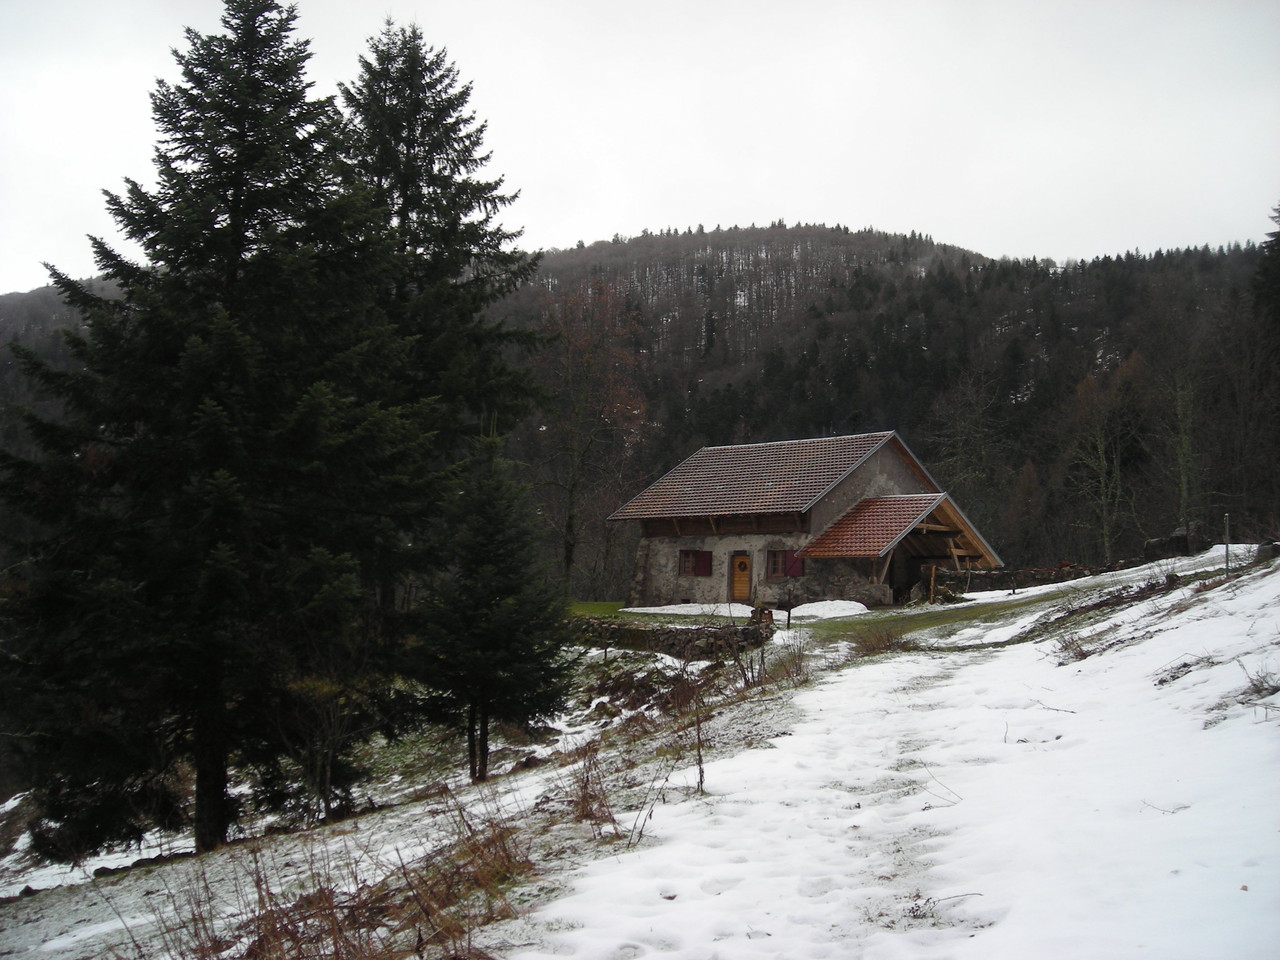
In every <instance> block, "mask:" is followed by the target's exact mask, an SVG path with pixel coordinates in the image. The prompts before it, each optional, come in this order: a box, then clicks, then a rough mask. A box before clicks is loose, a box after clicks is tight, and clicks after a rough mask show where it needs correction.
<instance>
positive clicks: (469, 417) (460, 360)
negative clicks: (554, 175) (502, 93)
mask: <svg viewBox="0 0 1280 960" xmlns="http://www.w3.org/2000/svg"><path fill="white" fill-rule="evenodd" d="M340 92H341V97H342V101H343V104H344V106H345V108H346V115H347V120H346V126H345V133H346V140H347V149H348V151H349V156H350V162H351V164H352V166H353V168H354V170H355V171H356V172H357V174H358V175H359V177H360V178H361V180H362V181H363V182H365V183H367V184H369V186H370V188H371V190H372V193H373V198H374V201H375V202H376V203H377V204H378V206H379V207H380V208H381V209H382V210H383V211H384V213H385V215H386V217H387V220H388V222H389V225H390V227H391V230H392V233H393V236H394V243H395V247H396V255H397V271H396V273H395V277H394V281H393V282H392V283H391V284H389V285H388V286H387V288H386V289H385V290H384V296H383V299H382V300H381V301H380V305H381V306H382V308H383V309H384V311H385V312H386V314H387V316H388V317H390V318H391V320H392V321H393V323H394V324H395V325H396V329H397V330H398V331H399V332H401V333H402V334H404V335H406V336H407V337H410V338H411V341H410V342H411V344H412V356H411V361H412V366H413V371H414V376H413V377H412V378H410V379H407V380H405V381H404V384H403V386H404V389H405V390H407V391H410V393H411V395H412V392H413V391H417V392H418V393H420V394H425V395H428V396H432V397H434V398H436V400H437V402H438V403H439V404H440V406H441V409H442V412H443V416H442V417H441V420H440V423H439V426H438V430H437V443H438V445H439V446H440V447H441V448H442V449H443V448H448V449H452V450H458V449H460V446H459V445H460V444H462V443H464V442H465V440H466V438H468V437H471V436H475V435H476V434H477V433H478V432H481V431H482V430H493V429H495V428H496V429H498V430H499V431H505V430H506V429H508V428H509V427H510V426H511V425H512V424H513V423H514V421H515V419H516V418H517V416H518V415H519V414H520V413H521V412H523V410H524V408H525V407H524V405H525V401H526V400H527V399H528V398H529V397H530V395H531V389H530V386H529V381H528V379H527V378H526V377H524V376H523V375H521V374H520V373H519V372H518V371H517V370H516V369H515V368H514V367H513V366H512V365H511V364H510V363H509V360H510V350H511V348H515V347H521V346H525V347H527V346H529V345H530V344H531V343H532V342H533V341H532V338H531V337H530V335H529V334H527V333H525V332H521V331H517V330H512V329H508V328H506V327H504V326H503V325H502V323H501V322H498V321H495V320H493V319H492V318H490V317H488V316H487V315H486V310H487V308H490V307H492V306H493V305H494V304H496V303H497V302H498V301H499V300H501V299H502V298H503V297H504V296H506V295H507V294H508V293H510V292H511V291H512V290H514V289H515V288H516V287H517V286H519V285H520V284H521V283H523V282H524V281H525V280H527V279H529V278H530V277H531V276H532V275H533V273H534V271H535V269H536V268H537V259H536V258H535V257H531V256H529V255H527V254H525V253H523V252H521V251H519V250H517V249H514V248H513V247H512V246H511V244H512V241H514V240H516V239H517V238H518V237H519V233H518V232H510V231H507V230H506V229H504V228H503V227H502V226H501V225H500V224H499V223H498V222H497V219H496V218H497V216H498V214H499V213H500V212H501V211H502V210H503V209H505V208H506V207H507V206H508V205H510V204H511V203H512V202H513V201H514V200H515V197H516V195H515V194H506V193H503V180H502V179H501V178H496V179H485V178H484V177H483V176H481V171H482V169H483V168H484V166H485V165H486V164H487V162H488V160H489V154H488V153H486V152H485V151H484V134H485V128H486V125H485V124H484V123H478V122H477V121H476V118H475V114H474V113H473V112H471V110H470V109H469V103H470V99H471V85H470V84H469V83H461V82H460V81H459V78H458V71H457V69H456V67H454V65H453V64H452V63H451V62H450V61H449V58H448V53H447V51H445V50H435V49H434V48H432V47H430V46H428V45H427V44H426V42H425V40H424V38H423V35H422V31H421V30H420V29H419V28H418V27H417V26H408V27H402V26H397V25H395V24H394V23H392V22H390V21H388V22H387V23H386V24H385V26H384V28H383V30H382V31H381V33H379V34H378V35H377V36H375V37H373V38H372V39H371V40H370V45H369V54H368V56H365V57H361V59H360V74H359V77H358V78H357V80H356V82H355V83H354V84H352V85H350V86H346V85H341V86H340Z"/></svg>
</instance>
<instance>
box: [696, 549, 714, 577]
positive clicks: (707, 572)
mask: <svg viewBox="0 0 1280 960" xmlns="http://www.w3.org/2000/svg"><path fill="white" fill-rule="evenodd" d="M693 572H694V575H695V576H699V577H709V576H711V551H710V550H699V551H697V552H696V553H695V554H694V557H693Z"/></svg>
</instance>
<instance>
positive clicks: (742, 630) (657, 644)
mask: <svg viewBox="0 0 1280 960" xmlns="http://www.w3.org/2000/svg"><path fill="white" fill-rule="evenodd" d="M573 626H574V629H575V630H576V631H577V632H578V635H579V639H580V641H581V642H582V643H584V644H586V645H588V646H592V647H614V648H620V649H624V650H643V651H645V652H648V653H665V654H667V655H668V656H672V657H679V658H680V659H681V660H723V659H726V658H728V659H731V658H732V657H733V656H734V654H741V653H742V652H743V651H744V650H751V649H754V648H756V647H759V646H761V645H763V644H764V643H766V642H767V641H768V640H769V638H770V637H772V636H773V630H774V627H773V624H772V623H748V624H744V625H743V626H733V625H729V626H720V627H712V626H707V627H671V626H652V627H650V626H646V625H643V624H635V623H619V622H617V621H615V620H592V619H587V618H582V619H578V620H574V621H573Z"/></svg>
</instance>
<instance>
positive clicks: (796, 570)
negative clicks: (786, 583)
mask: <svg viewBox="0 0 1280 960" xmlns="http://www.w3.org/2000/svg"><path fill="white" fill-rule="evenodd" d="M784 554H785V556H784V557H783V562H782V569H783V573H784V574H785V575H786V576H788V577H803V576H804V558H803V557H797V556H796V552H795V551H794V550H786V551H784Z"/></svg>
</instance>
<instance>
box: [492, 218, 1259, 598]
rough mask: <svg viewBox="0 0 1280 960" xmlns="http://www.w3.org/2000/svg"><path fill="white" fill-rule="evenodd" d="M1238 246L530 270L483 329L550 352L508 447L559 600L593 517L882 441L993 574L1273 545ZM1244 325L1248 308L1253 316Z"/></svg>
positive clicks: (724, 233)
mask: <svg viewBox="0 0 1280 960" xmlns="http://www.w3.org/2000/svg"><path fill="white" fill-rule="evenodd" d="M1262 260H1263V255H1262V248H1258V247H1256V246H1254V245H1253V244H1252V243H1250V244H1247V245H1245V246H1243V247H1241V246H1239V245H1233V246H1232V247H1230V248H1229V249H1228V248H1219V249H1217V250H1212V249H1209V248H1207V247H1205V248H1201V249H1192V250H1176V251H1160V252H1157V253H1155V254H1151V255H1146V254H1140V253H1137V252H1133V253H1126V254H1124V255H1120V256H1100V257H1097V258H1095V259H1093V260H1091V261H1088V262H1086V261H1083V260H1082V261H1079V262H1076V263H1069V264H1063V265H1058V264H1054V263H1052V262H1049V261H1040V260H1025V261H1010V260H1000V261H993V260H991V259H989V258H986V257H983V256H981V255H979V254H977V253H972V252H969V251H965V250H963V249H960V248H957V247H954V246H948V245H944V244H939V243H935V242H934V241H933V240H932V239H931V238H929V237H928V236H925V235H918V234H915V233H912V234H911V235H909V236H902V235H890V234H885V233H881V232H878V231H874V230H857V231H852V230H849V229H848V228H845V227H834V228H833V227H825V226H793V227H786V226H784V225H783V224H774V225H771V226H769V227H763V228H757V227H750V228H738V227H732V228H729V229H721V228H716V229H714V230H706V229H704V228H703V227H698V228H696V229H691V230H686V231H684V232H678V231H667V232H664V233H659V234H645V235H642V236H640V237H635V238H632V239H628V240H624V239H622V238H615V239H614V240H613V241H612V242H601V243H596V244H593V245H591V246H589V247H586V246H580V247H579V248H577V249H574V250H566V251H553V252H551V253H549V254H547V255H546V256H545V257H544V259H543V261H542V265H541V270H540V272H539V275H538V277H537V281H536V283H535V284H534V285H532V286H530V287H528V288H526V289H524V290H523V291H521V292H520V293H518V294H517V295H516V296H515V297H514V298H513V299H511V300H509V301H508V302H507V303H506V304H504V305H503V309H504V311H505V317H506V319H507V320H508V321H509V322H514V323H518V324H521V325H533V326H536V327H538V328H539V329H541V330H543V331H544V332H545V333H547V334H549V335H551V336H552V337H553V340H552V341H551V344H550V346H549V347H548V348H547V350H546V352H545V353H544V354H543V356H542V358H541V361H540V363H539V367H538V369H539V372H540V373H541V375H542V376H543V381H544V386H545V387H546V389H547V391H548V394H549V396H550V399H549V401H548V402H547V403H546V405H545V406H544V408H543V409H542V410H541V411H540V414H539V415H538V416H537V417H535V418H533V419H531V420H529V421H527V422H526V423H525V425H524V426H523V428H522V429H521V430H520V431H519V432H518V433H517V435H516V437H515V438H514V447H515V450H516V453H517V456H519V457H521V458H523V459H524V460H526V461H527V462H528V463H530V464H531V466H532V468H533V471H534V475H535V476H536V477H537V479H538V481H539V483H540V490H541V496H542V511H543V516H544V519H545V520H546V521H547V528H548V549H549V550H554V551H556V552H557V553H558V555H559V557H560V561H561V563H562V566H563V567H564V568H565V569H567V570H568V572H569V573H570V576H571V578H572V582H573V590H574V592H575V594H577V595H581V596H606V595H608V596H618V595H621V594H622V593H623V592H624V590H623V584H624V583H625V577H626V574H627V570H628V569H629V564H630V559H631V556H630V550H631V543H632V541H631V540H630V539H628V538H629V537H631V536H634V532H633V531H625V530H616V529H611V528H610V527H609V525H606V524H605V523H604V522H603V518H604V517H605V516H607V515H608V514H609V512H610V511H612V510H613V509H614V508H616V507H617V506H618V505H620V504H621V503H622V502H623V501H624V500H625V499H627V498H628V497H630V496H631V495H633V494H635V493H636V492H638V490H639V489H641V488H642V487H643V486H644V485H645V484H646V483H647V482H649V481H650V480H652V479H653V478H654V477H656V476H657V475H659V474H661V473H662V472H663V471H665V470H666V469H668V468H670V467H671V466H673V465H674V464H675V463H677V462H679V461H680V460H682V459H684V458H685V457H686V456H688V455H689V454H690V453H692V452H693V451H694V450H695V449H697V448H698V447H699V446H701V445H704V444H728V443H744V442H754V441H770V440H780V439H787V438H799V437H811V436H819V435H824V434H828V435H830V434H841V433H850V432H859V431H872V430H884V429H894V430H897V431H899V432H900V433H901V434H902V436H903V437H904V438H905V439H906V441H907V443H908V444H909V445H910V446H911V447H912V448H913V449H914V450H915V452H916V453H917V454H918V455H919V456H920V457H921V458H922V459H923V460H924V461H925V462H926V463H927V464H928V465H929V467H930V469H931V470H932V471H933V472H934V473H935V475H936V477H937V478H938V480H939V481H940V482H941V483H942V484H943V486H944V487H945V488H947V489H948V490H950V491H951V492H952V493H953V494H954V495H955V496H956V498H957V500H958V501H959V503H960V504H961V505H962V506H963V507H964V509H965V510H966V511H967V512H968V513H969V515H970V517H971V518H972V519H973V520H974V521H975V522H976V523H977V524H978V526H979V527H980V528H981V529H982V530H983V531H984V533H986V535H987V536H988V538H989V539H990V540H991V541H992V543H993V544H995V545H996V547H997V549H998V550H999V551H1000V552H1001V553H1002V555H1003V557H1004V558H1005V560H1006V562H1008V563H1010V564H1014V565H1044V564H1050V563H1055V562H1058V561H1060V560H1074V561H1079V562H1090V563H1105V562H1109V561H1114V560H1116V559H1119V558H1123V557H1128V556H1134V555H1137V554H1139V553H1140V552H1141V548H1142V541H1143V540H1144V539H1146V538H1148V537H1155V536H1165V535H1167V534H1169V533H1171V532H1172V531H1173V530H1174V529H1175V528H1177V527H1179V526H1182V525H1184V524H1186V523H1193V524H1201V525H1202V526H1203V528H1204V530H1205V532H1206V533H1207V534H1208V535H1210V536H1215V535H1217V534H1218V533H1219V532H1220V531H1221V529H1222V523H1223V515H1224V514H1225V513H1228V512H1229V513H1230V514H1231V516H1232V524H1233V530H1234V531H1235V532H1236V533H1238V534H1239V535H1240V536H1264V535H1266V536H1275V535H1276V533H1277V525H1278V523H1280V521H1278V520H1277V510H1278V507H1277V504H1278V502H1280V486H1278V484H1277V478H1276V473H1275V470H1274V464H1275V463H1276V462H1277V458H1278V457H1280V449H1278V445H1277V429H1276V426H1275V423H1276V420H1275V417H1276V413H1277V382H1276V381H1277V378H1276V370H1277V363H1278V358H1280V349H1278V345H1277V340H1278V339H1280V338H1278V336H1277V328H1278V325H1277V322H1276V318H1275V307H1274V303H1275V301H1274V299H1271V300H1266V301H1264V302H1263V303H1262V305H1261V306H1260V305H1258V304H1256V302H1255V301H1256V297H1257V295H1258V293H1259V291H1260V289H1261V288H1260V287H1259V282H1258V273H1259V265H1260V263H1261V262H1262ZM1267 304H1270V306H1269V307H1268V306H1267Z"/></svg>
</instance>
